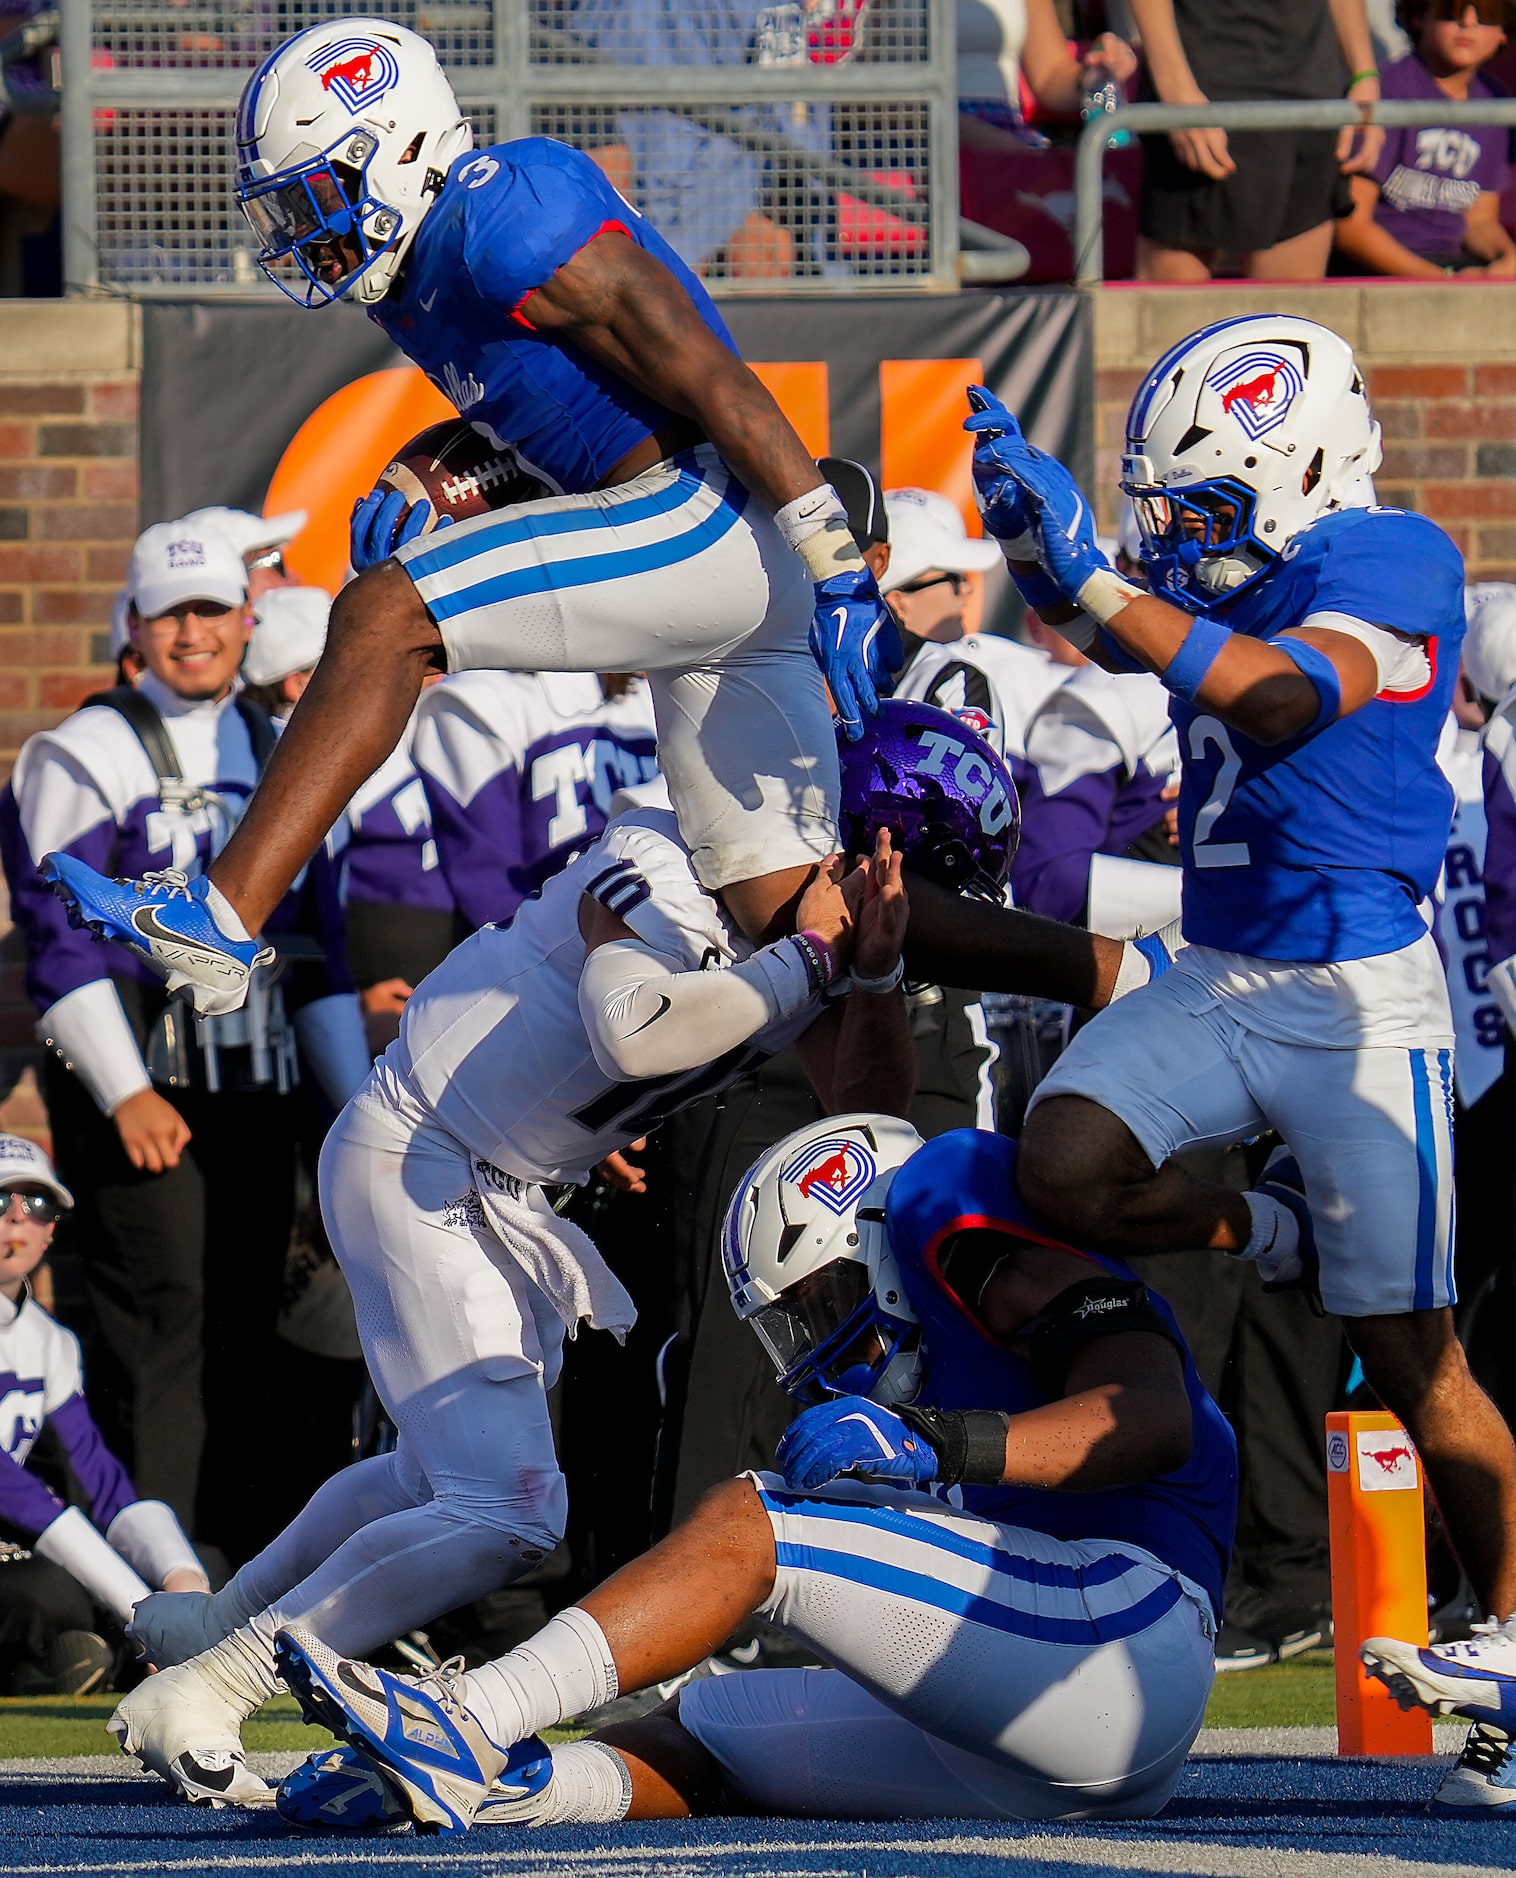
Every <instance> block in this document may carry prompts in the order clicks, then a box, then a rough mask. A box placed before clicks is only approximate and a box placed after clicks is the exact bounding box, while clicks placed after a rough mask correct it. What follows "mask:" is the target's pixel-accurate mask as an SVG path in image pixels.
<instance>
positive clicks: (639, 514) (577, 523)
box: [399, 455, 700, 580]
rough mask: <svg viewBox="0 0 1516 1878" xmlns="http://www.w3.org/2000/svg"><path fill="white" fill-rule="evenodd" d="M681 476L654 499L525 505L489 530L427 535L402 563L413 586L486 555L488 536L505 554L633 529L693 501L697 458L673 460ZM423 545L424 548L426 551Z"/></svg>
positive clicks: (504, 515) (696, 488)
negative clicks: (520, 545)
mask: <svg viewBox="0 0 1516 1878" xmlns="http://www.w3.org/2000/svg"><path fill="white" fill-rule="evenodd" d="M674 463H675V466H676V467H677V468H678V470H679V471H680V474H679V475H678V477H676V479H675V480H674V481H673V482H671V483H670V484H669V486H668V488H666V489H657V490H654V491H653V493H652V494H651V495H645V496H630V497H628V498H627V499H626V500H625V501H623V502H608V503H606V504H605V505H604V506H602V507H599V508H572V509H559V510H555V511H553V512H551V513H549V514H543V513H542V511H541V509H540V507H539V505H538V504H536V503H531V502H528V503H523V504H522V505H521V506H520V507H519V508H518V509H514V510H511V511H510V512H508V513H507V512H505V511H502V513H501V515H500V517H499V519H498V520H497V521H495V522H493V523H491V524H490V525H489V526H487V527H479V528H469V529H456V530H455V529H452V528H444V529H441V530H439V531H437V532H435V533H433V534H430V535H423V536H422V537H421V543H420V544H418V548H417V550H415V551H413V552H411V553H409V554H403V555H401V556H400V557H399V558H400V559H401V560H403V561H404V563H405V571H406V572H407V573H408V574H409V575H410V577H411V579H412V580H424V579H426V578H427V577H429V576H431V575H436V574H445V573H446V572H447V571H448V570H449V569H450V568H454V567H457V566H458V565H459V564H460V563H462V562H465V561H468V560H470V559H471V558H472V557H473V556H474V555H476V554H479V553H482V552H483V550H482V548H481V546H480V537H481V536H488V538H489V546H490V547H491V548H503V547H506V546H508V545H509V544H510V543H511V542H514V541H546V540H551V539H552V538H553V537H554V536H555V535H578V534H585V533H588V532H589V531H590V530H591V529H596V528H630V527H632V525H633V524H634V523H636V522H647V521H653V520H656V519H657V517H658V516H660V515H669V514H672V512H673V511H674V510H675V509H677V508H679V507H681V506H682V505H683V504H684V503H686V502H689V501H692V500H693V498H694V497H695V496H696V494H698V492H699V488H700V481H699V477H700V470H699V465H698V464H697V463H696V461H695V459H694V458H693V457H692V456H688V455H681V456H678V457H676V458H675V459H674ZM423 544H424V545H423Z"/></svg>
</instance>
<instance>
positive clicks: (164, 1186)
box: [0, 522, 368, 1563]
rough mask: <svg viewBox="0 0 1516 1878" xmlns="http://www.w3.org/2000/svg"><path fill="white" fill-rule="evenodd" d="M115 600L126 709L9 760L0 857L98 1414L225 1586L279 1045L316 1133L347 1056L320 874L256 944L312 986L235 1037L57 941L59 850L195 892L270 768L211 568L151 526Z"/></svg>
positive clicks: (272, 1168) (252, 1521) (269, 1447)
mask: <svg viewBox="0 0 1516 1878" xmlns="http://www.w3.org/2000/svg"><path fill="white" fill-rule="evenodd" d="M128 585H129V588H130V591H131V593H132V595H133V602H132V611H131V635H132V643H133V644H134V646H135V647H136V649H137V651H138V653H139V654H140V656H141V658H142V661H143V664H144V666H145V668H146V669H145V670H144V672H143V676H142V680H141V683H140V684H139V685H138V686H137V687H136V688H135V689H130V688H128V689H125V690H123V691H121V692H117V693H110V694H106V697H105V698H103V699H102V700H100V701H99V702H97V703H95V704H91V705H88V706H86V707H85V708H84V709H82V710H80V711H78V712H76V713H75V714H74V715H73V716H72V717H70V718H68V719H66V720H65V721H64V723H62V724H61V725H59V726H58V727H57V728H56V729H55V730H51V731H45V732H40V733H39V734H38V735H37V736H35V737H32V738H30V739H29V740H28V741H27V743H26V744H25V745H24V746H23V748H22V750H21V753H20V755H19V757H18V758H17V762H16V768H15V773H14V775H13V777H12V780H11V784H10V786H9V788H8V789H7V790H6V791H5V793H4V795H3V796H0V854H3V859H4V866H5V875H6V880H7V884H8V885H9V888H10V894H11V906H12V912H13V915H14V917H15V920H16V923H17V926H18V927H19V928H20V932H21V937H22V940H23V942H24V945H25V948H26V967H27V989H28V992H29V993H30V995H31V997H32V999H33V1001H34V1003H35V1004H36V1006H37V1009H38V1012H39V1013H40V1021H39V1024H38V1035H39V1037H40V1038H41V1039H42V1040H43V1042H44V1044H45V1045H46V1046H47V1054H46V1056H45V1058H44V1064H43V1081H44V1091H45V1094H46V1098H47V1105H48V1114H49V1119H50V1121H51V1124H52V1129H53V1139H54V1145H55V1151H56V1152H57V1154H58V1159H59V1165H60V1168H61V1170H62V1172H63V1175H64V1177H65V1179H66V1180H67V1181H68V1184H69V1185H70V1187H71V1188H72V1189H73V1190H74V1192H75V1194H76V1196H77V1198H78V1202H79V1205H78V1210H77V1215H76V1224H77V1235H76V1238H75V1244H76V1247H77V1250H78V1252H79V1256H80V1260H81V1265H82V1268H83V1275H84V1280H85V1289H86V1293H87V1296H88V1301H89V1306H90V1310H91V1313H92V1315H93V1318H94V1322H95V1326H96V1328H97V1330H98V1334H99V1345H98V1348H97V1350H96V1352H95V1353H94V1355H93V1356H92V1364H93V1367H94V1368H95V1372H96V1378H95V1379H96V1383H97V1385H102V1389H101V1395H100V1397H99V1398H98V1399H97V1401H96V1407H97V1409H101V1410H105V1411H109V1414H108V1422H109V1424H110V1425H109V1428H108V1432H109V1434H110V1437H111V1440H112V1445H113V1446H117V1447H120V1448H121V1449H122V1450H123V1451H125V1450H126V1449H127V1446H128V1444H130V1449H131V1452H132V1456H133V1460H132V1465H133V1471H134V1473H135V1474H136V1477H137V1479H138V1480H139V1482H140V1483H141V1485H142V1486H143V1488H144V1490H145V1491H147V1492H149V1493H150V1494H151V1495H152V1496H153V1497H154V1498H157V1499H162V1500H165V1501H167V1502H168V1503H169V1504H170V1505H171V1506H172V1507H173V1508H174V1510H175V1512H176V1514H177V1515H178V1517H179V1518H180V1519H181V1520H182V1521H183V1522H184V1523H185V1524H186V1526H187V1527H188V1528H189V1530H190V1531H191V1532H192V1533H193V1535H194V1536H195V1538H196V1539H197V1540H200V1541H205V1542H209V1543H211V1544H214V1545H216V1546H218V1547H219V1548H220V1549H221V1550H222V1551H223V1552H224V1553H226V1554H227V1556H228V1558H229V1559H230V1560H231V1561H232V1562H233V1563H236V1562H238V1561H239V1560H240V1559H242V1558H245V1557H247V1556H249V1555H250V1553H251V1552H253V1551H255V1550H257V1548H258V1546H259V1545H260V1544H261V1543H262V1542H263V1540H264V1539H265V1538H266V1537H267V1535H268V1531H269V1528H270V1522H271V1521H272V1524H273V1527H274V1528H275V1529H277V1526H278V1523H279V1515H278V1511H277V1507H276V1504H275V1488H274V1481H275V1479H276V1477H277V1474H278V1471H279V1469H278V1467H277V1465H276V1462H275V1458H274V1457H275V1455H276V1454H277V1444H276V1443H275V1442H273V1441H271V1440H269V1439H268V1438H267V1436H266V1430H265V1427H264V1423H263V1420H262V1417H261V1416H260V1411H259V1405H260V1403H262V1402H263V1401H264V1400H265V1398H266V1396H267V1395H268V1393H269V1392H270V1389H271V1384H270V1362H271V1357H272V1350H273V1342H274V1325H275V1318H276V1314H277V1311H278V1307H279V1295H280V1287H281V1284H282V1280H283V1273H284V1263H285V1253H286V1249H287V1247H288V1243H289V1236H290V1223H291V1216H292V1212H293V1204H294V1196H293V1182H294V1116H293V1114H292V1113H291V1108H292V1105H291V1104H289V1103H288V1102H287V1101H285V1100H284V1099H283V1097H282V1094H281V1091H282V1090H284V1089H287V1088H288V1086H289V1083H290V1080H291V1074H292V1071H291V1065H292V1061H293V1056H294V1041H295V1038H296V1037H298V1039H299V1043H300V1047H301V1053H302V1056H303V1057H304V1059H305V1060H307V1061H309V1062H311V1063H312V1064H313V1065H314V1066H315V1067H316V1069H317V1073H318V1076H319V1079H320V1081H321V1083H322V1086H323V1088H324V1089H325V1090H326V1092H327V1094H328V1096H329V1097H330V1098H331V1099H332V1100H333V1102H334V1103H335V1105H336V1106H338V1107H340V1106H341V1105H342V1103H343V1102H345V1101H346V1099H347V1097H348V1096H349V1095H350V1094H351V1093H352V1092H353V1090H354V1088H356V1086H357V1084H358V1082H361V1081H362V1079H363V1077H364V1076H365V1075H366V1074H367V1071H368V1055H367V1051H366V1049H365V1048H364V1045H363V1038H362V1029H361V1023H360V1019H359V1014H358V1010H357V1005H356V1000H355V999H354V997H353V995H352V986H351V982H350V981H349V980H348V978H347V975H346V967H345V964H344V961H343V942H342V927H341V914H340V909H339V907H338V905H337V896H336V886H335V880H334V878H333V873H332V869H331V866H330V863H329V861H328V860H327V858H326V857H325V855H324V854H318V855H317V856H316V857H315V859H314V860H313V861H312V863H311V864H310V866H309V867H308V868H307V869H306V870H305V874H304V878H303V882H302V884H301V885H300V886H299V887H298V888H297V889H296V890H294V891H292V892H291V893H290V894H289V895H288V896H287V897H286V899H285V901H284V902H283V903H282V904H281V906H280V908H279V909H278V910H277V911H276V913H275V915H274V916H273V918H271V920H270V921H269V923H268V928H267V936H268V937H269V939H270V940H271V941H272V942H273V943H275V944H278V943H280V941H281V940H283V941H285V942H286V943H287V944H289V945H291V946H293V945H296V944H298V943H300V942H303V950H304V953H305V955H306V956H307V957H309V956H310V954H312V953H313V952H314V953H316V955H317V957H318V958H319V960H320V961H321V962H319V963H317V962H314V961H313V962H311V963H308V964H291V966H290V968H289V970H288V971H287V972H286V973H285V975H284V976H283V978H282V979H279V980H278V981H277V982H275V981H274V980H273V978H272V975H271V974H268V973H262V972H261V973H260V975H259V976H260V978H261V980H262V982H261V983H260V984H259V985H258V987H257V990H256V993H255V1002H254V1004H253V1006H252V1009H251V1011H250V1013H249V1014H246V1015H244V1014H240V1013H239V1014H236V1015H235V1017H234V1018H233V1019H231V1020H227V1019H210V1020H206V1021H205V1022H202V1023H200V1024H197V1025H194V1026H190V1025H188V1024H186V1023H185V1021H184V1018H183V1013H182V1007H181V1006H180V1005H179V1004H178V1003H177V1002H176V1001H175V1000H173V999H171V998H170V997H169V996H168V995H167V992H166V989H165V987H164V986H163V985H161V984H160V983H159V982H158V981H157V980H156V979H155V978H153V979H149V978H145V977H144V976H143V973H142V971H141V968H140V966H139V964H138V961H137V960H136V959H135V958H134V957H133V956H132V955H131V954H129V953H127V952H125V951H122V950H120V949H118V948H115V947H110V946H101V945H97V944H95V943H94V941H93V940H92V939H91V938H90V936H89V935H88V934H87V933H83V932H74V931H73V930H72V929H71V928H70V927H69V925H68V923H67V921H66V920H65V919H64V917H63V913H62V909H61V907H60V905H59V903H58V901H57V900H56V899H55V898H54V897H53V895H52V893H51V892H50V891H49V890H48V888H47V887H46V885H45V884H44V883H43V881H42V879H41V877H40V875H39V874H38V872H37V863H38V862H39V861H40V859H41V857H42V856H43V855H44V854H45V853H47V852H48V851H50V850H52V849H58V848H63V849H67V850H68V851H69V852H70V853H74V854H78V855H80V856H82V857H84V858H87V859H89V860H91V861H92V862H94V863H96V864H97V865H99V866H101V867H103V868H105V869H106V870H107V871H108V872H111V873H117V872H120V873H126V872H131V871H136V872H141V871H143V870H144V869H146V868H152V867H177V868H180V869H183V870H185V871H187V872H191V873H193V872H195V871H198V869H199V868H201V867H203V866H204V864H205V863H206V861H207V860H208V859H209V858H210V857H211V855H212V854H214V853H215V852H216V851H217V850H218V849H219V847H220V846H221V844H222V843H223V842H224V841H225V839H226V837H227V835H228V834H229V833H230V830H231V828H232V826H233V825H234V824H235V822H236V819H237V817H238V814H239V813H240V808H241V804H242V802H243V801H245V800H246V798H247V796H248V795H249V794H250V793H251V791H252V788H253V786H254V783H255V782H256V780H257V777H258V774H259V772H260V769H261V767H262V763H263V761H264V760H265V759H266V757H267V755H268V753H269V752H270V751H271V750H272V747H273V743H274V733H273V727H272V725H271V724H270V723H269V720H268V718H267V716H266V715H265V714H264V713H263V712H262V711H260V710H259V709H258V708H257V706H256V705H253V704H251V703H250V702H248V701H247V700H245V699H243V698H241V697H240V696H238V695H237V693H236V690H235V681H236V677H237V670H238V666H239V664H240V661H241V658H242V655H243V650H244V646H245V644H246V640H247V635H248V627H247V624H246V612H245V609H246V602H247V573H246V569H245V567H244V565H243V558H242V556H241V555H240V554H239V553H237V552H236V550H235V549H234V548H233V546H232V544H231V543H230V542H228V541H227V540H226V538H225V537H224V536H223V535H222V534H220V533H219V532H218V531H216V530H215V529H212V528H203V529H202V528H195V527H191V526H190V525H189V524H188V523H185V522H177V523H162V524H159V525H158V526H156V527H154V528H150V529H148V530H147V531H146V532H145V533H144V534H143V535H142V536H141V537H140V538H139V540H138V542H137V544H136V546H135V548H134V549H133V553H132V560H131V567H130V570H129V576H128ZM102 1358H104V1359H108V1360H106V1361H102Z"/></svg>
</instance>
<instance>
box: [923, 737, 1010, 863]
mask: <svg viewBox="0 0 1516 1878" xmlns="http://www.w3.org/2000/svg"><path fill="white" fill-rule="evenodd" d="M955 715H956V716H957V717H959V718H960V719H962V721H963V722H964V724H965V725H966V726H967V725H968V719H967V718H965V717H964V714H963V712H961V711H959V712H957V713H955ZM985 722H986V723H988V722H989V719H988V718H986V719H985ZM968 727H969V728H972V729H975V730H977V728H978V726H977V725H973V726H968ZM919 741H920V746H921V752H922V759H923V760H922V761H921V762H920V763H919V764H918V765H917V770H918V773H919V774H921V775H922V776H943V775H946V774H947V770H948V767H949V763H951V767H952V772H953V781H954V782H955V783H957V785H958V787H959V788H960V789H961V790H962V791H963V793H964V795H966V796H967V797H968V798H969V800H970V801H971V802H977V803H978V804H979V826H980V827H981V828H982V829H983V830H984V832H985V833H986V834H987V835H998V834H999V833H1000V831H1001V830H1002V829H1003V828H1004V827H1005V826H1006V825H1007V824H1008V823H1009V821H1010V820H1011V817H1012V816H1013V815H1014V814H1015V812H1016V811H1015V807H1014V805H1013V803H1012V802H1011V799H1010V797H1009V796H1008V795H1007V794H1006V792H1005V785H1004V784H1003V783H1002V782H1001V780H1000V778H999V777H998V776H997V775H996V774H995V766H994V764H993V763H992V762H990V761H987V757H988V755H989V753H988V752H986V754H985V755H984V756H981V755H980V754H979V752H978V751H977V750H976V749H974V747H973V745H972V744H968V745H965V744H962V743H960V742H958V740H957V739H956V738H953V737H949V736H946V735H944V734H943V732H941V731H938V730H924V731H922V733H921V736H920V739H919Z"/></svg>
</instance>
